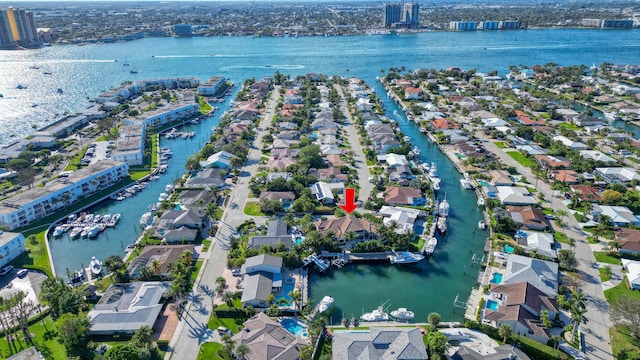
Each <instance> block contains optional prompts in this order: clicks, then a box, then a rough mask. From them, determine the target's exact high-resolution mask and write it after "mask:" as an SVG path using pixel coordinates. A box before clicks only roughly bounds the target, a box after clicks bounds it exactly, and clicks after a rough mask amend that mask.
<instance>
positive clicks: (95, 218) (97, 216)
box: [93, 214, 102, 223]
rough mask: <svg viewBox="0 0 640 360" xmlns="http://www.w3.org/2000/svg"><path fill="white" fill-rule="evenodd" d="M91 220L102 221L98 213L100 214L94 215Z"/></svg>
mask: <svg viewBox="0 0 640 360" xmlns="http://www.w3.org/2000/svg"><path fill="white" fill-rule="evenodd" d="M93 222H94V223H99V222H102V215H100V214H96V215H95V216H94V217H93Z"/></svg>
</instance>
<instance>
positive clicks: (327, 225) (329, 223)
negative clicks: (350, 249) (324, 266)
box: [315, 215, 378, 245]
mask: <svg viewBox="0 0 640 360" xmlns="http://www.w3.org/2000/svg"><path fill="white" fill-rule="evenodd" d="M315 225H316V229H317V230H318V231H320V232H327V231H331V232H333V235H334V237H335V239H336V240H338V242H339V243H340V245H345V244H346V242H347V234H348V233H354V234H355V238H354V239H353V240H355V241H362V240H371V239H377V238H378V233H377V231H376V228H375V225H374V224H373V223H371V222H369V221H368V220H365V219H360V218H357V217H355V216H354V215H348V216H343V217H340V218H334V219H328V220H325V221H319V222H316V223H315Z"/></svg>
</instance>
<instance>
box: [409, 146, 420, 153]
mask: <svg viewBox="0 0 640 360" xmlns="http://www.w3.org/2000/svg"><path fill="white" fill-rule="evenodd" d="M411 151H413V153H414V154H416V155H420V153H422V151H420V148H418V147H417V146H414V147H413V149H411Z"/></svg>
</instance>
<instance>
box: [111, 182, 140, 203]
mask: <svg viewBox="0 0 640 360" xmlns="http://www.w3.org/2000/svg"><path fill="white" fill-rule="evenodd" d="M146 187H147V184H146V183H144V182H140V183H138V184H134V185H131V186H129V187H127V188H126V189H124V190H121V191H120V192H118V193H116V194H114V195H112V196H111V198H112V199H114V200H118V201H122V200H124V199H128V198H130V197H132V196H135V195H136V194H137V193H139V192H140V191H142V190H144V189H145V188H146Z"/></svg>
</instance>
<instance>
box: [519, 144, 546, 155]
mask: <svg viewBox="0 0 640 360" xmlns="http://www.w3.org/2000/svg"><path fill="white" fill-rule="evenodd" d="M515 147H516V149H517V150H520V151H523V152H525V153H526V154H527V155H544V154H546V153H547V150H546V149H543V148H541V147H540V146H538V145H528V144H526V145H515Z"/></svg>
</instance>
